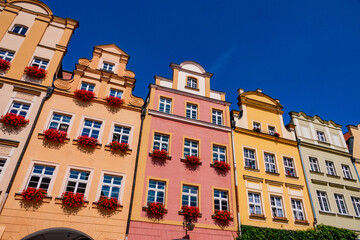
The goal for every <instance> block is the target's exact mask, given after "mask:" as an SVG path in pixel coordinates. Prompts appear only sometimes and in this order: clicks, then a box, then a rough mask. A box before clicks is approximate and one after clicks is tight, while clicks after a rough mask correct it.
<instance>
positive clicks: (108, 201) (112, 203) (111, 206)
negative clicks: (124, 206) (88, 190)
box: [97, 196, 120, 211]
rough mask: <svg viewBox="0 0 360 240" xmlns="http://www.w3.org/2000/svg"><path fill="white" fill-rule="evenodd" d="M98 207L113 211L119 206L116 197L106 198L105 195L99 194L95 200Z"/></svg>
mask: <svg viewBox="0 0 360 240" xmlns="http://www.w3.org/2000/svg"><path fill="white" fill-rule="evenodd" d="M97 205H98V207H99V208H101V209H104V210H106V211H114V210H116V209H117V207H118V206H120V204H119V201H118V200H117V198H108V197H105V196H101V197H100V198H99V201H98V202H97Z"/></svg>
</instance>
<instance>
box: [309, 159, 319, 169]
mask: <svg viewBox="0 0 360 240" xmlns="http://www.w3.org/2000/svg"><path fill="white" fill-rule="evenodd" d="M309 164H310V170H311V171H313V172H320V166H319V161H318V159H317V158H316V157H310V156H309Z"/></svg>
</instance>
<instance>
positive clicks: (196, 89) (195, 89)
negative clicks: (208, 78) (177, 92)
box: [185, 85, 200, 91]
mask: <svg viewBox="0 0 360 240" xmlns="http://www.w3.org/2000/svg"><path fill="white" fill-rule="evenodd" d="M185 88H186V89H190V90H194V91H200V89H198V88H192V87H188V86H186V85H185Z"/></svg>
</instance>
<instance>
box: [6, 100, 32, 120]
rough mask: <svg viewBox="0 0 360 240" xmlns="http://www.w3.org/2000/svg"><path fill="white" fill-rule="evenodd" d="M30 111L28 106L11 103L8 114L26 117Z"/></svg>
mask: <svg viewBox="0 0 360 240" xmlns="http://www.w3.org/2000/svg"><path fill="white" fill-rule="evenodd" d="M29 109H30V104H26V103H19V102H13V103H12V104H11V107H10V109H9V113H14V114H17V115H19V116H23V117H26V115H27V114H28V112H29Z"/></svg>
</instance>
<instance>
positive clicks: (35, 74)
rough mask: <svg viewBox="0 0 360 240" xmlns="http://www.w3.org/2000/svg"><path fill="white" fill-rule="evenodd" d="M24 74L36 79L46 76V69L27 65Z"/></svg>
mask: <svg viewBox="0 0 360 240" xmlns="http://www.w3.org/2000/svg"><path fill="white" fill-rule="evenodd" d="M25 74H26V76H28V77H31V78H36V79H44V78H45V77H46V74H47V72H46V70H45V69H42V68H39V67H37V66H29V67H26V68H25Z"/></svg>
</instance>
